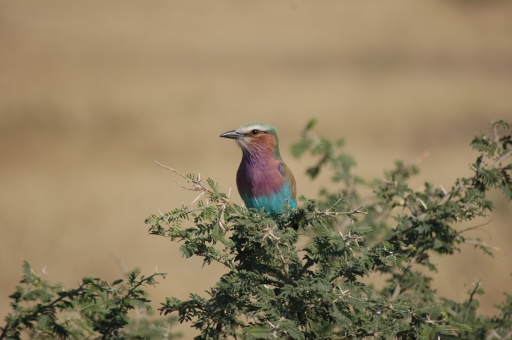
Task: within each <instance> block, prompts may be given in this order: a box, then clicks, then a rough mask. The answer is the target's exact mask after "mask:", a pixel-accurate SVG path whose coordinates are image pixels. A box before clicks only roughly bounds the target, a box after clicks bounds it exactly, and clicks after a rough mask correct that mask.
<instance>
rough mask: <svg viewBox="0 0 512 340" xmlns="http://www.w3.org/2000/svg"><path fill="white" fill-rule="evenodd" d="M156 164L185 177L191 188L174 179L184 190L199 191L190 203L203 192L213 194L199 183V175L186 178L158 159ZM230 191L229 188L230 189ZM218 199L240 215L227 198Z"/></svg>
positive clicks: (183, 176) (184, 177) (203, 193)
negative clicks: (195, 178) (195, 177)
mask: <svg viewBox="0 0 512 340" xmlns="http://www.w3.org/2000/svg"><path fill="white" fill-rule="evenodd" d="M155 163H156V164H158V165H160V166H161V167H162V168H165V169H167V170H171V171H172V172H174V173H175V174H178V175H179V176H180V177H182V178H183V179H185V180H186V181H187V183H192V184H193V185H192V188H187V187H184V186H182V185H181V184H179V183H178V181H176V183H177V184H178V185H179V186H180V187H182V188H183V189H186V190H191V191H200V192H201V193H200V194H199V196H197V197H196V198H195V199H194V200H193V201H192V203H191V204H193V203H194V202H195V201H197V200H198V199H199V198H201V196H203V195H205V194H210V195H213V194H214V192H213V191H211V190H210V189H208V188H206V187H205V186H204V185H203V184H202V183H201V175H198V178H197V180H192V179H190V178H188V177H187V176H185V175H183V174H182V173H181V172H179V171H178V170H176V169H173V168H171V167H168V166H166V165H163V164H161V163H159V162H158V161H155ZM230 191H231V189H230ZM219 200H220V201H221V202H222V203H225V204H227V205H229V207H230V208H231V209H233V210H234V211H235V213H236V214H237V215H238V216H241V215H240V213H239V212H238V210H236V208H235V207H234V206H233V204H232V203H231V202H230V201H229V199H227V198H225V197H219ZM221 228H222V229H224V228H223V227H222V226H221Z"/></svg>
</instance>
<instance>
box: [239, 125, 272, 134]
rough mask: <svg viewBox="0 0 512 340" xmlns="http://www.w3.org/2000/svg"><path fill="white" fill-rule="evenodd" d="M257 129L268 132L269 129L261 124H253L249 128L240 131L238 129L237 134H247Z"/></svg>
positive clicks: (242, 128)
mask: <svg viewBox="0 0 512 340" xmlns="http://www.w3.org/2000/svg"><path fill="white" fill-rule="evenodd" d="M255 129H256V130H260V131H267V128H266V127H265V126H263V125H260V124H253V125H249V126H244V127H239V128H238V129H236V132H238V133H242V134H246V133H248V132H250V131H252V130H255Z"/></svg>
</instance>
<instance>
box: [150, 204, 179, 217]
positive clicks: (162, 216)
mask: <svg viewBox="0 0 512 340" xmlns="http://www.w3.org/2000/svg"><path fill="white" fill-rule="evenodd" d="M182 203H183V202H182ZM156 210H158V213H159V214H160V216H162V217H163V216H164V214H162V212H161V211H160V209H158V208H156Z"/></svg>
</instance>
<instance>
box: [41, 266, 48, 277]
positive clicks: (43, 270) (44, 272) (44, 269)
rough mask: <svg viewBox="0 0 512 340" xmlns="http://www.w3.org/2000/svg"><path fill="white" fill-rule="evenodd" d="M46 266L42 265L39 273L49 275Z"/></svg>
mask: <svg viewBox="0 0 512 340" xmlns="http://www.w3.org/2000/svg"><path fill="white" fill-rule="evenodd" d="M46 267H48V266H44V268H43V269H42V270H41V273H43V274H45V275H50V274H49V273H48V272H47V271H46Z"/></svg>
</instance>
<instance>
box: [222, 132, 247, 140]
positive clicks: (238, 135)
mask: <svg viewBox="0 0 512 340" xmlns="http://www.w3.org/2000/svg"><path fill="white" fill-rule="evenodd" d="M242 136H243V135H242V134H241V133H238V132H236V130H232V131H228V132H224V133H223V134H222V135H220V136H219V137H223V138H231V139H239V138H241V137H242Z"/></svg>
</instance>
